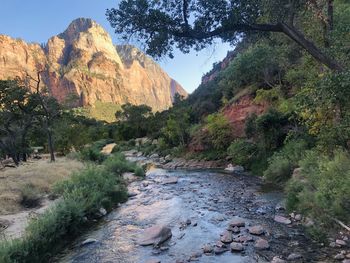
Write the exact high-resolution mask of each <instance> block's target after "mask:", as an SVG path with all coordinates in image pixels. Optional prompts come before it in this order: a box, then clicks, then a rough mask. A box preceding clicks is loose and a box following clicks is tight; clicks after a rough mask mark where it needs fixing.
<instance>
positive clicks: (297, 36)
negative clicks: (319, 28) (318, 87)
mask: <svg viewBox="0 0 350 263" xmlns="http://www.w3.org/2000/svg"><path fill="white" fill-rule="evenodd" d="M280 27H281V29H282V32H283V33H284V34H286V35H287V36H288V37H290V38H291V39H292V40H294V41H295V42H296V43H298V44H299V45H300V46H302V47H303V48H304V49H305V50H306V51H307V52H308V53H310V55H311V56H313V57H314V58H315V59H316V60H317V61H319V62H321V63H322V64H324V65H326V66H327V67H328V68H330V69H332V70H335V71H343V70H344V68H343V66H342V65H340V64H339V63H338V62H337V61H336V60H334V59H332V58H330V57H328V56H327V55H326V54H324V53H323V52H322V51H321V50H319V49H318V48H317V47H316V46H315V44H314V43H312V42H311V41H309V40H307V39H306V38H305V37H304V36H303V34H302V33H300V32H299V31H298V30H297V29H296V28H294V27H291V26H288V25H287V24H285V23H281V24H280Z"/></svg>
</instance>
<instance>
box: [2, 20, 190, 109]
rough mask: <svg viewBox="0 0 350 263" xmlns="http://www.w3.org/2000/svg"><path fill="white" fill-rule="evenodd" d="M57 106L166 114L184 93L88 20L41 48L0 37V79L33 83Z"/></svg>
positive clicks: (134, 50) (150, 62)
mask: <svg viewBox="0 0 350 263" xmlns="http://www.w3.org/2000/svg"><path fill="white" fill-rule="evenodd" d="M38 71H40V72H41V79H42V82H43V85H46V86H47V87H48V89H49V91H50V92H51V94H52V95H53V96H54V97H56V98H57V99H58V100H59V101H60V102H63V101H65V100H66V99H67V98H68V97H73V96H70V95H71V94H73V95H75V96H74V98H75V105H76V106H93V105H94V104H95V103H96V102H105V103H115V104H119V105H121V104H125V103H127V102H129V103H132V104H135V105H140V104H146V105H149V106H151V107H152V108H153V110H154V111H161V110H164V109H167V108H169V107H170V106H171V105H172V101H173V99H174V96H175V94H176V93H179V94H180V95H182V96H187V93H186V91H185V90H184V89H183V88H182V87H181V86H180V85H179V84H178V83H177V82H176V81H175V80H173V79H171V78H170V77H169V75H168V74H167V73H166V72H164V71H163V70H162V69H161V67H160V66H159V65H158V64H157V63H155V62H154V61H153V60H152V59H151V58H149V57H147V56H146V55H145V54H143V53H142V52H141V51H140V50H138V49H137V48H136V47H133V46H130V45H122V46H115V45H114V44H113V42H112V39H111V37H110V36H109V34H108V33H107V32H106V31H105V30H104V29H103V28H102V27H101V26H100V25H98V24H97V23H96V22H94V21H93V20H91V19H85V18H79V19H76V20H74V21H73V22H72V23H71V24H70V25H69V26H68V28H67V29H66V30H65V31H64V32H63V33H61V34H59V35H57V36H54V37H52V38H50V39H49V40H48V42H47V43H46V44H42V45H39V44H29V43H26V42H24V41H23V40H19V39H13V38H11V37H8V36H5V35H0V79H8V78H15V77H20V78H22V79H23V78H25V76H26V75H27V74H29V75H30V76H33V77H35V76H36V75H37V72H38Z"/></svg>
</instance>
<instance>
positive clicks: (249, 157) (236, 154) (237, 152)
mask: <svg viewBox="0 0 350 263" xmlns="http://www.w3.org/2000/svg"><path fill="white" fill-rule="evenodd" d="M257 150H258V149H257V146H256V145H255V144H254V143H252V142H249V141H247V140H244V139H236V140H235V141H234V142H233V143H231V145H230V147H229V148H228V149H227V153H228V155H229V156H230V157H231V158H232V161H233V162H234V164H238V165H242V166H244V167H246V168H249V167H251V165H252V163H253V161H254V156H255V153H256V152H257Z"/></svg>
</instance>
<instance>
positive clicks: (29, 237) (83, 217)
mask: <svg viewBox="0 0 350 263" xmlns="http://www.w3.org/2000/svg"><path fill="white" fill-rule="evenodd" d="M95 151H96V149H95V148H94V146H92V149H91V150H90V149H86V152H87V154H86V155H82V156H89V157H93V159H95V157H96V156H97V155H98V154H97V155H95ZM90 153H93V154H90ZM100 157H101V158H97V160H98V161H101V160H102V162H101V164H100V165H97V164H92V163H90V164H88V165H87V166H86V168H85V169H83V170H81V171H79V172H76V173H74V174H73V175H72V176H70V177H69V179H67V180H63V181H60V182H58V183H57V184H55V186H54V194H55V195H56V196H58V197H59V199H58V200H57V202H56V204H54V205H52V206H50V208H49V209H47V210H46V211H44V212H43V213H42V214H41V215H38V216H37V218H36V219H35V220H31V221H30V223H29V224H28V227H27V228H26V230H25V233H24V234H23V235H22V236H21V237H19V238H15V239H9V240H4V241H2V242H1V243H0V262H4V263H7V262H48V261H50V260H51V257H52V256H53V255H54V254H55V253H57V251H59V250H60V249H62V247H63V246H64V245H65V244H67V243H68V242H69V241H70V240H72V239H73V238H74V237H76V236H78V235H79V234H81V233H82V231H83V230H84V229H86V228H87V227H88V226H90V225H91V224H93V223H95V222H96V221H97V220H98V219H100V218H102V217H103V216H105V215H106V214H107V212H108V211H111V210H112V208H114V207H115V206H117V205H118V204H119V203H121V202H125V201H126V199H127V192H126V187H125V182H124V180H123V179H122V174H123V173H125V172H135V174H137V175H139V176H142V175H143V171H142V169H141V168H139V167H137V166H136V165H135V164H132V163H130V162H128V161H127V160H125V158H124V157H123V156H122V155H120V154H113V155H111V156H109V157H107V156H100ZM102 157H103V158H102ZM141 171H142V172H141Z"/></svg>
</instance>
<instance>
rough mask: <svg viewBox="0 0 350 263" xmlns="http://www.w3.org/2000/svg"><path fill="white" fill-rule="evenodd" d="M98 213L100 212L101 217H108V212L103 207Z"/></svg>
mask: <svg viewBox="0 0 350 263" xmlns="http://www.w3.org/2000/svg"><path fill="white" fill-rule="evenodd" d="M98 212H99V214H100V215H101V216H105V215H107V210H106V209H104V208H103V207H101V208H100V210H98Z"/></svg>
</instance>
